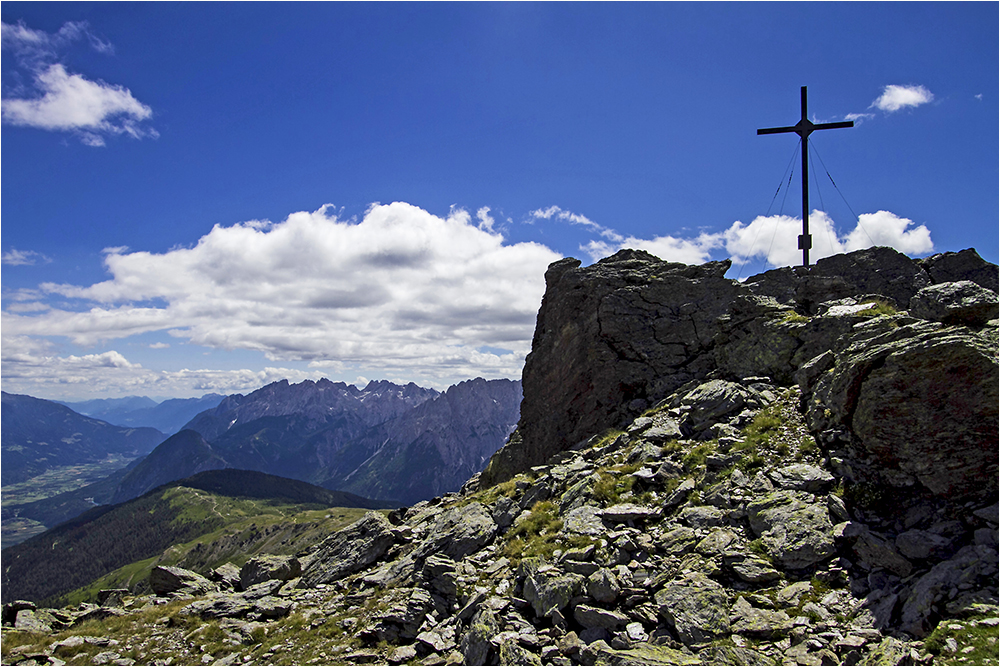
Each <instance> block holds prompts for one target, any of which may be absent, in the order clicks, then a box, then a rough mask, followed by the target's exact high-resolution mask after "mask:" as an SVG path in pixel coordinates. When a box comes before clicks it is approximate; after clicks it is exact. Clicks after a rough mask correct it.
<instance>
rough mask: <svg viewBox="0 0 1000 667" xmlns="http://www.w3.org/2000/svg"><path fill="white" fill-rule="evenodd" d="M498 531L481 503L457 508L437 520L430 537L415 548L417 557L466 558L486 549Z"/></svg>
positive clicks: (445, 512) (429, 531)
mask: <svg viewBox="0 0 1000 667" xmlns="http://www.w3.org/2000/svg"><path fill="white" fill-rule="evenodd" d="M496 531H497V524H496V523H495V522H494V521H493V517H492V516H490V513H489V511H487V509H486V508H485V507H483V506H482V505H481V504H480V503H475V502H473V503H469V504H468V505H462V506H459V507H454V508H452V509H449V510H445V511H444V512H442V513H441V514H439V515H438V516H437V517H436V518H435V519H434V524H433V526H431V527H430V529H429V530H428V531H427V538H426V539H425V540H423V541H422V542H421V543H420V544H419V545H418V546H417V547H416V549H414V556H415V557H417V558H421V557H424V556H427V555H430V554H432V553H436V554H443V555H445V556H449V557H451V558H454V559H460V558H464V557H465V556H467V555H469V554H470V553H472V552H474V551H477V550H478V549H480V548H482V547H483V546H485V545H486V543H487V542H489V541H490V540H491V539H492V538H493V535H494V534H496Z"/></svg>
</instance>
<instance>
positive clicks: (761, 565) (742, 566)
mask: <svg viewBox="0 0 1000 667" xmlns="http://www.w3.org/2000/svg"><path fill="white" fill-rule="evenodd" d="M725 562H726V564H727V565H728V566H729V568H730V569H731V570H732V571H733V573H734V574H735V575H736V576H737V577H739V579H740V580H741V581H745V582H746V583H748V584H755V585H763V584H770V583H773V582H775V581H778V580H779V579H781V573H780V572H778V571H777V570H775V569H774V568H773V567H771V564H770V563H768V562H767V561H765V560H762V559H760V558H756V557H754V556H745V555H742V554H740V555H736V556H733V557H728V556H727V557H726V558H725Z"/></svg>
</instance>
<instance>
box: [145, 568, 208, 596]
mask: <svg viewBox="0 0 1000 667" xmlns="http://www.w3.org/2000/svg"><path fill="white" fill-rule="evenodd" d="M149 587H150V589H152V591H153V593H155V594H156V595H170V594H171V593H177V594H181V595H203V594H205V593H208V592H209V591H214V590H216V586H215V584H213V583H212V582H211V581H209V580H208V579H206V578H205V577H203V576H201V575H200V574H198V573H196V572H192V571H191V570H185V569H184V568H182V567H168V566H165V565H157V566H156V567H154V568H153V569H152V570H151V571H150V573H149Z"/></svg>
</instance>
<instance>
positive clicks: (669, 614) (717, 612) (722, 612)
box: [655, 572, 730, 646]
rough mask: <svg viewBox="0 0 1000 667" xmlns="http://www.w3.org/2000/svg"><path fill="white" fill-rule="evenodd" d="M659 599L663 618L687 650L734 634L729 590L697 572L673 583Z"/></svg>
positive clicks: (659, 593)
mask: <svg viewBox="0 0 1000 667" xmlns="http://www.w3.org/2000/svg"><path fill="white" fill-rule="evenodd" d="M655 599H656V605H657V607H658V609H659V614H660V616H662V617H663V619H664V620H665V621H666V622H667V623H668V624H669V625H670V626H671V627H672V628H673V629H674V631H675V632H676V633H677V637H678V639H680V640H681V641H682V642H683V643H684V644H685V645H686V646H692V645H695V644H704V643H707V642H710V641H712V640H714V639H716V638H718V637H721V636H724V635H728V634H729V633H730V625H729V600H728V597H727V595H726V590H725V589H724V588H723V587H722V586H721V585H719V584H718V583H716V582H714V581H712V580H711V579H709V578H708V577H706V576H705V575H703V574H700V573H697V572H694V573H691V574H689V575H687V576H686V577H684V578H683V579H677V580H674V581H671V582H670V583H669V584H667V586H666V587H665V588H663V590H660V591H658V592H657V593H656V596H655Z"/></svg>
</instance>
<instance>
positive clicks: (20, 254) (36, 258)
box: [2, 248, 52, 266]
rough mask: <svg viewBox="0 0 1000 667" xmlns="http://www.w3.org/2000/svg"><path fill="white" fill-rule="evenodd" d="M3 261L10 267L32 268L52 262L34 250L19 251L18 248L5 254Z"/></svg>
mask: <svg viewBox="0 0 1000 667" xmlns="http://www.w3.org/2000/svg"><path fill="white" fill-rule="evenodd" d="M2 261H3V263H4V264H8V265H10V266H32V265H34V264H36V263H37V262H45V263H48V262H51V261H52V260H51V259H49V258H48V257H46V256H45V255H43V254H42V253H40V252H35V251H34V250H17V249H16V248H11V249H10V250H9V251H7V252H5V253H4V254H3V257H2Z"/></svg>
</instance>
